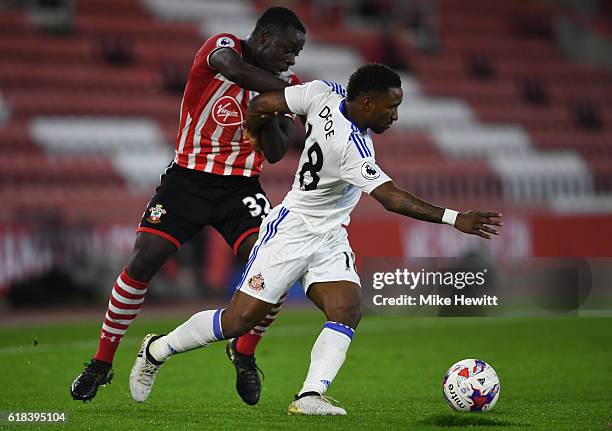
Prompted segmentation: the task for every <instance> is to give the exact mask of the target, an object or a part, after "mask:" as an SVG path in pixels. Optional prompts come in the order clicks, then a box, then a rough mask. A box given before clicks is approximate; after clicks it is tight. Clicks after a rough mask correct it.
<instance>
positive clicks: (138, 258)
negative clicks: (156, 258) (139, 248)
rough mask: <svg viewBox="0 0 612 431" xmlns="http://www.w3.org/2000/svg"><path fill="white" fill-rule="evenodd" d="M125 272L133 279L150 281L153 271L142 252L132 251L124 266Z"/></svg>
mask: <svg viewBox="0 0 612 431" xmlns="http://www.w3.org/2000/svg"><path fill="white" fill-rule="evenodd" d="M126 269H127V273H128V275H129V276H130V277H132V278H133V279H134V280H138V281H144V282H147V281H150V280H151V279H152V278H153V276H154V275H155V272H156V271H154V270H153V268H152V267H151V264H150V263H149V262H148V261H147V259H145V258H143V255H142V254H138V253H134V254H132V256H131V257H130V260H129V261H128V264H127V266H126Z"/></svg>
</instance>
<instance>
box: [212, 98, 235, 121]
mask: <svg viewBox="0 0 612 431" xmlns="http://www.w3.org/2000/svg"><path fill="white" fill-rule="evenodd" d="M212 117H213V120H215V123H217V124H218V125H220V126H236V125H239V124H242V109H241V108H240V105H239V104H238V102H237V101H236V99H234V98H233V97H232V96H223V97H220V98H219V99H218V100H217V101H216V102H215V104H214V105H213V107H212Z"/></svg>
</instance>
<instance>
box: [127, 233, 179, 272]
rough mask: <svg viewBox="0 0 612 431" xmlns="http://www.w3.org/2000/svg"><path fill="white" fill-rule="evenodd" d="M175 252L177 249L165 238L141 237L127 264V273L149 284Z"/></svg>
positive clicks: (137, 240) (138, 238) (137, 239)
mask: <svg viewBox="0 0 612 431" xmlns="http://www.w3.org/2000/svg"><path fill="white" fill-rule="evenodd" d="M175 251H176V247H175V246H174V245H173V244H172V243H170V242H169V241H167V240H165V239H163V238H159V237H154V236H152V235H147V236H142V235H139V236H138V237H137V238H136V244H135V245H134V251H133V252H132V255H131V256H130V259H129V261H128V264H127V273H128V275H129V276H130V277H132V278H134V279H135V280H138V281H145V282H148V281H150V280H151V279H152V278H153V277H154V276H155V274H157V271H159V269H160V268H161V266H162V265H163V264H164V263H165V262H166V260H168V258H169V257H170V256H171V255H172V254H173V253H174V252H175Z"/></svg>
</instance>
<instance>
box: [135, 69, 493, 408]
mask: <svg viewBox="0 0 612 431" xmlns="http://www.w3.org/2000/svg"><path fill="white" fill-rule="evenodd" d="M401 102H402V89H401V81H400V78H399V76H398V75H397V74H396V73H395V72H394V71H393V70H391V69H390V68H388V67H387V66H384V65H381V64H368V65H365V66H362V67H360V68H359V69H358V70H357V71H356V72H355V73H353V75H351V78H350V80H349V85H348V90H345V89H344V88H343V87H341V86H340V85H339V84H336V83H333V82H327V81H313V82H310V83H307V84H302V85H297V86H293V87H287V88H286V89H284V90H279V91H273V92H268V93H265V94H261V95H259V96H258V97H256V98H255V99H253V101H252V102H251V104H250V107H249V112H248V118H247V123H248V126H249V130H251V133H252V135H254V136H257V130H258V129H259V127H260V126H261V125H262V124H263V123H264V122H265V121H267V120H268V119H269V118H270V117H271V116H273V115H280V114H285V113H293V114H297V115H300V116H302V117H305V118H306V142H305V146H304V151H303V152H302V156H301V158H300V162H299V166H298V169H297V172H296V174H295V179H294V182H293V187H292V189H291V191H290V192H289V193H288V194H287V196H286V197H285V199H284V201H283V202H282V204H281V205H279V206H277V207H276V208H274V209H273V210H272V212H271V213H270V214H269V215H268V216H267V217H266V219H265V220H264V222H263V224H262V229H261V232H260V235H259V238H258V240H257V243H256V244H255V246H254V248H253V250H252V252H251V256H250V259H249V261H248V263H247V266H246V268H245V270H244V273H243V276H242V280H241V281H240V283H239V285H238V286H237V290H236V293H235V294H234V297H233V298H232V301H231V303H230V304H229V306H228V307H227V308H226V309H219V310H209V311H203V312H200V313H197V314H195V315H194V316H192V317H191V318H190V319H189V320H188V321H187V322H185V323H184V324H182V325H181V326H179V327H178V328H176V329H175V330H174V331H172V332H170V333H169V334H168V335H165V336H155V335H148V336H147V337H145V339H144V341H143V343H142V347H141V350H140V353H139V355H138V357H137V359H136V362H135V364H134V367H133V369H132V372H131V374H130V389H131V391H132V397H133V398H134V399H135V400H136V401H144V400H145V399H146V398H147V396H148V394H149V392H150V390H151V387H152V384H153V381H154V379H155V376H156V373H157V371H158V370H159V367H160V366H161V364H162V363H163V362H164V361H165V360H166V359H168V358H169V357H170V356H171V355H173V354H175V353H179V352H185V351H188V350H192V349H195V348H198V347H204V346H207V345H208V344H210V343H211V342H214V341H219V340H223V339H227V338H231V337H237V336H240V335H241V334H243V333H245V332H246V331H248V330H250V329H251V328H252V327H253V326H254V325H255V324H257V322H259V321H260V320H261V319H262V318H264V317H265V316H266V315H267V314H269V313H270V312H274V310H273V307H274V304H276V303H277V302H278V299H279V298H280V297H281V296H282V295H283V294H285V293H286V292H287V291H288V290H289V288H290V287H291V286H292V285H293V284H294V283H295V282H296V281H298V280H300V281H301V282H302V286H303V288H304V290H305V292H306V295H307V296H308V298H309V299H310V300H311V301H313V303H314V304H315V305H317V307H319V308H320V309H321V310H322V311H323V312H324V313H325V316H326V317H327V322H326V323H325V324H324V325H323V330H322V331H321V334H320V335H319V337H318V338H317V340H316V342H315V344H314V346H313V348H312V352H311V363H310V368H309V370H308V375H307V377H306V380H305V381H304V384H303V386H302V389H301V390H300V391H299V392H298V395H297V396H296V399H295V400H294V401H293V402H292V403H291V404H290V405H289V413H291V414H306V415H345V414H346V411H345V410H344V409H343V408H341V407H337V406H334V405H332V404H331V403H330V402H329V401H328V400H327V398H326V397H324V396H323V394H324V393H325V391H326V390H327V388H328V387H329V385H330V384H331V382H332V381H333V379H334V377H335V376H336V374H337V373H338V371H339V370H340V367H341V366H342V364H343V362H344V359H345V357H346V352H347V350H348V348H349V345H350V343H351V339H352V337H353V334H354V332H355V329H356V328H357V325H358V323H359V320H360V318H361V312H360V306H361V287H360V282H359V276H358V275H357V273H356V271H355V265H354V260H355V257H354V254H353V251H352V250H351V247H350V245H349V242H348V236H347V232H346V229H345V226H346V225H347V224H348V223H349V215H350V213H351V211H352V210H353V208H354V207H355V205H357V202H358V201H359V198H360V196H361V193H362V191H364V192H366V193H368V194H370V195H371V196H372V197H374V198H375V199H376V200H378V201H379V202H380V203H381V204H382V205H383V206H384V207H385V208H386V209H387V210H389V211H393V212H396V213H399V214H402V215H405V216H408V217H412V218H415V219H418V220H423V221H427V222H431V223H447V224H450V225H452V226H454V227H455V228H456V229H458V230H460V231H461V232H464V233H467V234H473V235H478V236H481V237H483V238H487V239H490V238H491V236H492V235H497V234H498V231H497V228H496V226H501V214H499V213H495V212H479V211H469V212H465V213H458V212H457V211H453V210H450V209H444V208H441V207H438V206H435V205H432V204H429V203H427V202H425V201H423V200H422V199H419V198H417V197H416V196H414V195H412V194H410V193H408V192H406V191H404V190H402V189H400V188H398V187H397V186H395V184H394V183H393V181H392V180H391V179H390V178H389V177H388V176H387V175H386V174H385V173H384V172H383V171H382V169H380V167H378V166H377V164H376V161H375V159H374V146H373V144H372V139H371V136H370V132H371V131H373V132H374V133H377V134H378V133H383V132H384V131H385V130H387V129H388V128H389V127H391V125H392V124H393V122H394V121H396V120H397V118H398V116H397V108H398V107H399V105H400V104H401Z"/></svg>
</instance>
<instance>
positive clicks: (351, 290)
mask: <svg viewBox="0 0 612 431" xmlns="http://www.w3.org/2000/svg"><path fill="white" fill-rule="evenodd" d="M308 297H309V298H310V299H311V300H312V302H314V304H315V305H316V306H317V307H319V308H320V309H321V310H322V311H323V312H324V313H325V316H326V317H327V322H325V324H324V325H323V330H322V331H321V334H320V335H319V337H318V338H317V340H316V341H315V344H314V346H313V347H312V351H311V353H310V368H309V370H308V375H307V376H306V380H305V381H304V385H303V386H302V389H301V390H300V392H299V393H298V395H297V396H296V399H295V400H294V401H293V402H292V403H291V404H290V405H289V409H288V413H289V414H300V415H346V410H344V409H343V408H341V407H338V406H335V405H333V404H332V403H331V402H330V399H329V398H327V397H325V396H324V395H323V394H324V393H325V391H326V390H327V388H328V387H329V385H330V384H331V382H332V381H333V380H334V378H335V377H336V374H337V373H338V371H339V370H340V367H341V366H342V364H343V363H344V359H345V358H346V352H347V350H348V348H349V346H350V343H351V340H352V338H353V334H354V332H355V328H357V325H358V324H359V321H360V319H361V288H360V287H359V286H358V285H357V284H355V283H353V282H349V281H336V282H325V283H313V284H312V285H311V286H310V288H309V290H308Z"/></svg>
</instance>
